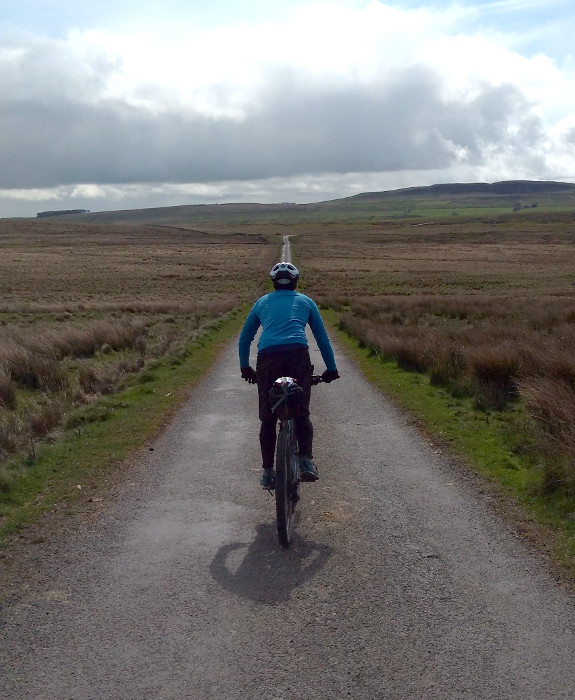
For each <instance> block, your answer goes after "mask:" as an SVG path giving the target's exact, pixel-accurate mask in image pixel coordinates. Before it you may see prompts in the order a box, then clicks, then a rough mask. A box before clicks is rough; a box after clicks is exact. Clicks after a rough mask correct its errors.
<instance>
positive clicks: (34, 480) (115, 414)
mask: <svg viewBox="0 0 575 700" xmlns="http://www.w3.org/2000/svg"><path fill="white" fill-rule="evenodd" d="M245 312H246V309H245V308H243V307H242V308H240V309H236V310H235V311H232V312H229V313H228V314H226V315H225V316H223V317H221V318H220V319H218V320H217V321H214V322H212V323H211V324H209V325H208V326H207V327H206V328H205V329H204V330H203V331H202V333H201V334H199V335H198V336H197V337H196V338H195V339H194V340H193V341H192V342H190V343H189V344H188V345H186V346H185V347H184V348H183V349H182V350H180V351H178V352H177V353H176V354H174V355H168V356H165V357H163V358H162V359H161V360H158V361H157V362H156V363H154V364H153V365H151V366H150V367H149V368H148V369H147V370H146V371H145V372H144V373H143V374H141V375H138V376H136V377H133V378H130V379H127V380H126V383H125V384H124V386H123V387H122V388H121V389H120V390H119V391H118V392H116V393H115V394H113V395H111V396H106V397H104V398H102V399H101V400H99V401H98V402H96V403H94V404H92V405H90V406H85V407H83V408H81V409H79V410H78V411H77V412H76V413H75V414H74V415H72V416H71V417H70V419H69V421H68V426H69V427H68V428H67V429H66V430H63V431H62V432H61V433H60V434H59V435H58V436H57V437H56V438H55V440H54V441H53V442H52V443H42V444H40V445H38V446H36V447H35V448H34V449H33V450H32V451H31V452H30V453H29V454H28V455H27V456H26V457H21V458H19V459H18V461H16V460H14V461H13V462H12V463H9V464H8V465H6V466H7V469H8V471H10V468H11V467H12V471H13V472H14V473H15V474H17V475H18V476H17V477H14V480H13V481H12V483H10V488H9V489H5V490H4V491H2V492H0V545H1V544H2V543H5V542H6V540H7V538H8V537H9V536H10V535H12V534H14V533H15V532H17V531H18V530H19V529H21V528H22V527H23V526H25V525H29V524H31V523H33V522H34V521H36V520H37V519H38V518H39V517H40V516H42V515H43V514H44V513H46V512H49V511H56V510H58V511H62V510H64V511H65V510H66V509H67V508H72V507H73V504H74V502H77V501H78V499H84V500H85V499H86V498H89V494H93V493H94V492H96V491H98V490H101V488H102V484H105V482H106V481H107V479H108V478H109V477H111V476H112V475H113V474H115V473H117V471H118V469H119V468H120V467H121V464H122V463H123V462H124V461H125V460H126V459H127V458H128V457H129V456H130V455H131V454H132V453H134V452H135V451H136V450H138V449H140V448H141V447H142V446H143V445H144V444H145V443H146V442H147V441H148V440H149V439H150V438H152V437H153V436H154V435H156V434H157V433H158V431H159V430H160V428H161V427H162V426H163V425H164V424H165V422H166V420H167V418H168V417H169V415H170V414H171V413H172V412H173V411H174V409H175V408H177V406H179V405H181V403H182V402H183V401H184V400H185V399H186V397H187V396H188V394H189V391H190V388H191V387H192V386H193V385H194V384H195V383H197V382H198V381H199V379H201V377H202V376H203V375H204V374H205V373H206V371H207V370H209V368H210V367H211V366H212V365H213V363H214V361H215V360H216V359H217V357H218V355H219V354H220V352H221V350H222V349H223V347H224V346H225V345H226V344H227V342H228V341H229V339H230V338H231V337H232V336H233V335H234V334H235V333H236V332H237V331H238V330H239V328H240V327H241V325H242V323H243V321H244V320H245Z"/></svg>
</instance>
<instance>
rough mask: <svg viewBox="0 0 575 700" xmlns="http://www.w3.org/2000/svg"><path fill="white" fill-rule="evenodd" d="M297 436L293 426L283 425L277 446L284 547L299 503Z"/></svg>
mask: <svg viewBox="0 0 575 700" xmlns="http://www.w3.org/2000/svg"><path fill="white" fill-rule="evenodd" d="M295 452H296V450H295V438H294V436H293V427H292V429H291V430H290V427H289V426H288V425H285V426H282V428H281V429H280V431H279V433H278V439H277V446H276V483H275V494H276V513H277V525H278V538H279V541H280V544H281V545H282V547H289V544H290V542H291V536H292V525H293V519H294V514H295V505H296V503H297V498H298V494H297V487H298V484H297V475H296V474H295V471H296V470H295V459H296V455H295Z"/></svg>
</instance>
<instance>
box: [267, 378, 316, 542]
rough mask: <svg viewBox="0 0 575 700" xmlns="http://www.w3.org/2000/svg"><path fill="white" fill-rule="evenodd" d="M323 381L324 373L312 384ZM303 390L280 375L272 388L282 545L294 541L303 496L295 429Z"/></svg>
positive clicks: (278, 507)
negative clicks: (276, 428)
mask: <svg viewBox="0 0 575 700" xmlns="http://www.w3.org/2000/svg"><path fill="white" fill-rule="evenodd" d="M322 381H323V379H322V378H321V376H320V375H313V376H312V382H311V383H312V386H315V385H317V384H319V383H321V382H322ZM302 392H303V389H302V388H301V387H300V386H299V384H298V383H297V380H295V379H293V377H279V378H278V379H276V381H275V382H274V384H273V386H272V388H271V389H270V402H271V407H272V411H273V412H274V413H275V414H276V416H277V417H278V419H279V430H278V435H277V440H276V465H275V469H276V474H275V486H274V488H275V501H276V516H277V529H278V538H279V541H280V544H281V545H282V547H289V545H290V542H291V538H292V531H293V522H294V517H295V509H296V505H297V503H298V501H299V500H300V496H299V484H300V470H299V461H298V444H297V439H296V436H295V430H294V408H295V406H296V405H297V402H298V400H299V397H300V395H301V394H302Z"/></svg>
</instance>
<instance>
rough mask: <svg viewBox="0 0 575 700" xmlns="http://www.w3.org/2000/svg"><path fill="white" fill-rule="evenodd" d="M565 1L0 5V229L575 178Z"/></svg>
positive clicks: (573, 79)
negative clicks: (166, 210) (39, 219)
mask: <svg viewBox="0 0 575 700" xmlns="http://www.w3.org/2000/svg"><path fill="white" fill-rule="evenodd" d="M574 46H575V3H574V2H573V0H454V1H453V2H451V1H448V0H427V1H426V2H423V0H388V1H384V0H381V1H380V0H371V1H369V0H324V1H320V2H313V1H312V0H236V1H234V0H158V1H156V0H0V217H9V216H34V215H35V214H36V212H38V211H45V210H48V209H65V208H66V209H68V208H83V209H90V210H92V211H102V210H108V209H130V208H135V207H143V206H144V207H145V206H171V205H177V204H197V203H211V202H230V201H255V202H280V201H289V202H300V203H304V202H314V201H322V200H326V199H334V198H337V197H342V196H347V195H350V194H356V193H358V192H365V191H374V190H387V189H396V188H399V187H411V186H416V185H426V184H434V183H438V182H452V181H459V182H476V181H484V182H485V181H487V182H493V181H496V180H505V179H541V180H563V181H572V182H575V58H574V56H573V54H572V50H573V47H574Z"/></svg>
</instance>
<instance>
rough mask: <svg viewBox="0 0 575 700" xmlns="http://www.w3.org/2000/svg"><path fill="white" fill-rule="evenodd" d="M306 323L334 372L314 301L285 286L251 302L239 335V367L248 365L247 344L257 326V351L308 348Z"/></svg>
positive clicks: (331, 354) (330, 352)
mask: <svg viewBox="0 0 575 700" xmlns="http://www.w3.org/2000/svg"><path fill="white" fill-rule="evenodd" d="M308 324H309V327H310V328H311V332H312V333H313V336H314V338H315V339H316V341H317V344H318V347H319V350H320V352H321V356H322V358H323V361H324V362H325V366H326V368H327V369H328V370H330V371H331V372H334V371H335V370H336V369H337V368H336V364H335V358H334V355H333V350H332V347H331V343H330V342H329V338H328V335H327V333H326V330H325V326H324V324H323V320H322V318H321V315H320V313H319V309H318V308H317V305H316V303H315V302H314V301H313V299H310V298H309V297H307V296H306V295H305V294H300V293H299V292H296V291H292V290H289V289H279V290H277V291H275V292H271V293H270V294H266V295H265V296H263V297H261V298H260V299H258V300H257V301H256V303H255V304H254V306H253V308H252V310H251V311H250V313H249V315H248V317H247V319H246V322H245V323H244V327H243V328H242V332H241V334H240V342H239V354H240V367H248V366H249V364H250V346H251V344H252V341H253V339H254V338H255V335H256V333H257V330H258V328H259V327H260V326H261V327H262V333H261V336H260V339H259V341H258V352H262V351H265V350H271V349H272V348H274V347H278V349H279V348H280V347H281V348H285V347H286V346H290V345H294V346H297V345H299V346H305V347H308V342H307V338H306V335H305V329H306V326H307V325H308Z"/></svg>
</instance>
